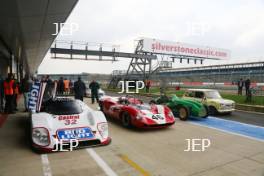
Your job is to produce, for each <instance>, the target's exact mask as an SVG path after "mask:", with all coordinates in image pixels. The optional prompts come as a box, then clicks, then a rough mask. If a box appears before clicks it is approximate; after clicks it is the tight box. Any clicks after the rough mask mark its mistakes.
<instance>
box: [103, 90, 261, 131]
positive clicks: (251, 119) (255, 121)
mask: <svg viewBox="0 0 264 176" xmlns="http://www.w3.org/2000/svg"><path fill="white" fill-rule="evenodd" d="M107 94H108V95H110V96H120V94H118V93H113V92H107ZM121 95H124V94H121ZM131 95H133V94H131ZM135 97H138V98H140V99H142V100H143V101H144V102H149V101H150V100H151V99H152V98H151V97H145V96H139V95H135ZM214 116H215V117H218V118H221V119H225V120H233V121H237V122H242V123H247V124H252V125H257V126H262V127H264V113H255V112H246V111H237V110H236V111H234V112H232V114H220V115H214Z"/></svg>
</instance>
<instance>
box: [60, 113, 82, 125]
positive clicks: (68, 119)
mask: <svg viewBox="0 0 264 176" xmlns="http://www.w3.org/2000/svg"><path fill="white" fill-rule="evenodd" d="M78 119H80V116H79V115H59V116H58V120H59V121H62V120H63V121H64V124H65V125H74V124H77V120H78Z"/></svg>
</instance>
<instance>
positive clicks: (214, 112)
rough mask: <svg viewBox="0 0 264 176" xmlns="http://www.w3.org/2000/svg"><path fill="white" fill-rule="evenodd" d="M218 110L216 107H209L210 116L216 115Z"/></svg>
mask: <svg viewBox="0 0 264 176" xmlns="http://www.w3.org/2000/svg"><path fill="white" fill-rule="evenodd" d="M216 114H217V110H216V108H215V107H214V106H209V115H216Z"/></svg>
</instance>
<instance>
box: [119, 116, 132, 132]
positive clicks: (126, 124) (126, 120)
mask: <svg viewBox="0 0 264 176" xmlns="http://www.w3.org/2000/svg"><path fill="white" fill-rule="evenodd" d="M121 122H122V125H123V126H124V127H126V128H131V127H132V123H131V117H130V115H129V113H128V112H124V113H122V114H121Z"/></svg>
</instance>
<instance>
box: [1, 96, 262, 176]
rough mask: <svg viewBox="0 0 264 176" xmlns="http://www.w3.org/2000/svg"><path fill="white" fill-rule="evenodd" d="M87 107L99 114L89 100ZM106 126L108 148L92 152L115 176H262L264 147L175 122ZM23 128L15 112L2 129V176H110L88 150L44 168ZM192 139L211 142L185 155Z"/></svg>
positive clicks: (55, 156) (57, 157) (56, 158)
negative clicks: (153, 127) (166, 125)
mask: <svg viewBox="0 0 264 176" xmlns="http://www.w3.org/2000/svg"><path fill="white" fill-rule="evenodd" d="M85 102H86V103H87V104H88V105H89V106H91V107H92V108H94V109H97V104H93V105H91V104H90V99H85ZM108 124H109V132H110V136H111V137H112V139H113V141H112V143H111V144H110V145H108V146H105V147H94V148H93V150H94V151H95V152H96V153H97V155H98V156H100V157H101V158H102V160H103V161H104V162H105V163H106V164H107V165H108V166H109V167H110V168H111V169H112V170H113V171H114V172H115V173H116V175H124V176H128V175H130V176H134V175H155V176H220V175H221V176H222V175H232V176H233V175H236V176H245V175H250V176H263V175H264V143H263V142H259V141H256V140H252V139H248V138H245V137H241V136H237V135H233V134H229V133H225V132H222V131H219V130H214V129H210V128H206V127H202V126H198V125H195V124H191V123H188V122H182V121H180V120H178V119H177V120H176V124H175V125H174V126H172V127H170V128H167V129H161V130H147V131H144V130H136V129H126V128H123V127H122V126H121V125H120V124H119V123H118V122H116V121H113V120H110V119H109V123H108ZM27 126H28V118H27V114H26V113H22V112H18V113H17V114H12V115H10V116H9V117H8V118H7V120H6V122H5V123H4V124H3V125H2V127H1V128H0V139H1V142H0V176H12V175H16V176H18V175H19V176H20V175H21V176H31V175H32V176H39V175H47V176H48V174H47V173H50V174H51V175H57V176H62V175H66V176H75V175H76V176H82V175H85V176H87V175H88V176H89V175H91V176H94V175H95V176H101V175H102V176H103V175H111V174H109V173H108V174H107V172H104V171H103V170H102V167H101V166H100V165H99V164H98V163H96V161H95V160H94V158H93V157H92V156H91V155H90V154H89V153H88V152H87V150H86V149H80V150H75V151H72V152H59V153H51V154H47V155H46V159H47V160H48V162H47V161H46V162H44V163H43V160H42V158H43V157H42V156H43V155H39V154H36V153H34V152H32V151H31V149H30V147H29V144H28V136H27V133H25V130H26V127H27ZM195 138H207V139H210V141H211V146H210V147H209V148H208V149H207V150H206V151H204V152H185V151H184V150H185V149H186V148H187V142H186V139H195ZM47 163H48V165H47ZM45 172H46V173H45Z"/></svg>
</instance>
